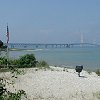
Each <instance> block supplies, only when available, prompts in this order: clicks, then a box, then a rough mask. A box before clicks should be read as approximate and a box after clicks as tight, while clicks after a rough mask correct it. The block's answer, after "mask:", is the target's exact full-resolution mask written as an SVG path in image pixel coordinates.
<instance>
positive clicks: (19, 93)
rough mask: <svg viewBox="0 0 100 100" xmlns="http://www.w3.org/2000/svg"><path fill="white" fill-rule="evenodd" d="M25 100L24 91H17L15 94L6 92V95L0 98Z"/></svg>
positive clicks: (2, 99) (1, 99)
mask: <svg viewBox="0 0 100 100" xmlns="http://www.w3.org/2000/svg"><path fill="white" fill-rule="evenodd" d="M22 97H23V98H24V99H25V98H27V95H26V93H25V91H24V90H19V91H17V92H16V93H12V92H9V91H7V92H6V94H3V95H1V96H0V100H21V98H22Z"/></svg>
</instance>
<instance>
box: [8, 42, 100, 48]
mask: <svg viewBox="0 0 100 100" xmlns="http://www.w3.org/2000/svg"><path fill="white" fill-rule="evenodd" d="M8 47H9V48H10V49H44V48H72V47H100V45H98V44H92V43H69V44H68V43H65V44H39V43H34V44H33V43H9V44H8Z"/></svg>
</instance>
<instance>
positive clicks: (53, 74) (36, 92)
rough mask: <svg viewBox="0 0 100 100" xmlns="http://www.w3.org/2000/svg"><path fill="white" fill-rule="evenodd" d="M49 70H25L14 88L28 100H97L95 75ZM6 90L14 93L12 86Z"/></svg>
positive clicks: (98, 81) (98, 87)
mask: <svg viewBox="0 0 100 100" xmlns="http://www.w3.org/2000/svg"><path fill="white" fill-rule="evenodd" d="M51 68H52V70H46V71H45V70H38V71H35V69H29V70H27V72H26V74H25V75H20V76H19V77H18V79H17V80H16V81H15V84H14V88H16V89H17V90H19V89H23V90H25V91H26V93H27V95H28V98H29V99H28V100H99V99H98V98H100V77H99V76H97V75H96V74H95V73H93V72H92V73H91V74H89V73H88V72H86V71H82V73H81V77H78V75H77V73H76V72H75V70H74V69H66V71H63V68H59V67H52V66H51ZM7 88H8V90H10V91H14V88H13V87H12V86H7ZM98 93H99V94H98Z"/></svg>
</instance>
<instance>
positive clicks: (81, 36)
mask: <svg viewBox="0 0 100 100" xmlns="http://www.w3.org/2000/svg"><path fill="white" fill-rule="evenodd" d="M81 43H83V34H82V33H81Z"/></svg>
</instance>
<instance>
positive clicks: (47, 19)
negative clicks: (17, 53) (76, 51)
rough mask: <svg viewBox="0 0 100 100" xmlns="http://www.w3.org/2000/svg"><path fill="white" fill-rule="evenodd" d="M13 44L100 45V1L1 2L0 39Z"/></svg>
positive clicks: (44, 0)
mask: <svg viewBox="0 0 100 100" xmlns="http://www.w3.org/2000/svg"><path fill="white" fill-rule="evenodd" d="M7 23H8V24H9V33H10V41H9V42H11V43H12V42H14V43H16V42H17V43H73V42H80V41H81V34H83V38H84V42H91V43H93V42H96V43H98V44H100V0H0V39H1V40H2V41H3V42H6V39H7V38H6V27H7Z"/></svg>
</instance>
